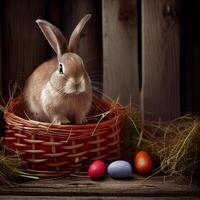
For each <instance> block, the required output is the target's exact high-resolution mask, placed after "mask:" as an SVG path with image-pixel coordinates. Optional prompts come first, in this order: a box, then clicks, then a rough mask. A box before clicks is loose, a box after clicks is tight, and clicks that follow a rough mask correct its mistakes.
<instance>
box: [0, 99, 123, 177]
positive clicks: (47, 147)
mask: <svg viewBox="0 0 200 200" xmlns="http://www.w3.org/2000/svg"><path fill="white" fill-rule="evenodd" d="M92 107H93V109H92V112H91V115H92V116H94V115H99V114H102V113H103V114H102V115H100V116H103V115H105V117H104V118H103V119H102V120H98V121H96V122H95V123H94V121H93V122H92V121H91V122H89V123H88V124H84V125H53V124H49V123H43V122H37V121H33V120H28V119H26V118H25V116H24V102H23V98H22V97H18V98H16V99H14V100H13V101H12V102H11V103H10V104H9V106H8V108H7V109H6V112H5V114H4V119H5V122H6V125H5V128H6V130H5V136H4V138H3V141H4V144H5V147H6V149H9V150H13V151H15V152H17V154H18V155H19V156H20V158H21V159H22V160H24V161H25V163H26V165H27V167H28V169H29V170H30V171H32V172H34V173H36V174H38V175H42V176H45V175H48V176H57V175H60V174H66V173H73V172H77V171H80V170H84V169H86V167H87V166H88V164H89V163H90V162H91V161H93V160H97V159H103V160H105V161H112V160H116V159H119V158H120V157H121V152H122V146H123V131H122V122H123V118H124V114H123V108H122V107H121V106H120V105H119V104H116V103H115V104H114V103H111V102H109V101H107V100H104V99H101V98H98V97H94V98H93V106H92ZM107 111H109V112H107ZM106 112H107V115H106V114H105V113H106ZM91 119H92V117H91Z"/></svg>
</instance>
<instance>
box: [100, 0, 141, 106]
mask: <svg viewBox="0 0 200 200" xmlns="http://www.w3.org/2000/svg"><path fill="white" fill-rule="evenodd" d="M102 3H103V4H102V20H103V65H104V68H103V71H104V73H103V77H104V78H103V85H104V86H103V88H104V92H105V93H106V94H107V95H109V96H110V97H112V98H113V99H116V98H117V97H120V102H121V103H123V104H127V103H129V101H130V97H132V100H133V102H135V103H137V104H139V72H138V51H137V45H138V44H137V42H138V41H137V17H136V10H137V8H136V0H125V1H124V0H103V1H102Z"/></svg>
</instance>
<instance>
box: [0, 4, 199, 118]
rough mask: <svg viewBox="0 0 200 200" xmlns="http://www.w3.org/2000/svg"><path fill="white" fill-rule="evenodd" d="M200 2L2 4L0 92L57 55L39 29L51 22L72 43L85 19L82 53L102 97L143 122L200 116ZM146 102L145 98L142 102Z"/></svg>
mask: <svg viewBox="0 0 200 200" xmlns="http://www.w3.org/2000/svg"><path fill="white" fill-rule="evenodd" d="M199 9H200V1H198V0H190V1H187V0H48V1H46V0H29V1H27V0H2V1H0V80H1V81H0V89H1V91H2V93H3V96H4V98H5V99H6V98H8V96H9V85H10V83H11V81H12V82H17V83H18V84H19V85H20V87H21V88H23V85H24V81H25V80H26V78H27V77H28V76H29V75H30V73H31V72H32V71H33V70H34V69H35V68H36V66H37V65H39V64H40V63H41V62H43V61H45V60H46V59H49V58H50V57H52V56H53V55H54V53H53V50H52V49H51V48H50V46H49V45H48V43H47V41H46V40H45V38H44V36H43V34H42V33H41V31H40V30H39V28H38V26H37V25H36V23H35V20H36V19H38V18H42V19H46V20H49V21H50V22H51V23H53V24H55V25H56V26H58V27H59V28H60V29H61V30H62V31H63V33H64V34H65V35H66V37H67V38H69V35H70V34H71V32H72V31H73V29H74V27H75V25H76V24H77V23H78V21H79V20H80V19H81V18H82V17H83V16H84V15H85V14H87V13H91V14H92V19H91V20H90V21H89V23H88V24H87V26H86V27H85V29H84V31H83V33H82V34H81V42H80V45H79V49H78V53H79V55H81V56H82V58H83V59H84V62H85V65H86V67H87V70H88V73H89V74H90V76H91V78H92V80H93V81H94V82H93V83H94V86H95V87H97V88H98V91H101V90H103V91H104V93H105V94H106V95H108V96H110V97H112V98H114V99H116V98H117V97H118V96H119V97H120V101H121V102H122V103H123V104H127V103H128V102H129V101H130V97H131V98H132V101H133V102H135V103H136V104H138V105H143V106H144V109H145V110H146V111H147V113H146V115H145V118H146V119H153V120H158V118H161V119H162V120H169V119H173V118H174V117H177V116H180V115H181V114H185V113H188V112H192V113H194V114H199V112H200V84H199V80H200V78H199V76H200V67H199V64H200V62H199V60H200V56H199V54H200V28H199V21H200V12H199ZM141 96H142V98H141Z"/></svg>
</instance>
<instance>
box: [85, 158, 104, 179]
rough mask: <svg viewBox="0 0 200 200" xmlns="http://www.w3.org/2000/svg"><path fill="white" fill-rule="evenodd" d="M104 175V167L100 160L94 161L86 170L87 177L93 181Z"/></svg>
mask: <svg viewBox="0 0 200 200" xmlns="http://www.w3.org/2000/svg"><path fill="white" fill-rule="evenodd" d="M105 173H106V165H105V163H104V162H103V161H102V160H96V161H94V162H93V163H92V164H91V165H90V166H89V169H88V175H89V176H90V177H91V178H92V179H93V180H99V179H101V178H102V177H103V176H104V175H105Z"/></svg>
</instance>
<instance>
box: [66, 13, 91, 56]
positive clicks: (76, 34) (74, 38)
mask: <svg viewBox="0 0 200 200" xmlns="http://www.w3.org/2000/svg"><path fill="white" fill-rule="evenodd" d="M91 16H92V15H91V14H88V15H86V16H85V17H83V18H82V19H81V21H80V22H79V23H78V25H77V26H76V28H75V29H74V31H73V32H72V34H71V37H70V39H69V44H68V51H72V52H73V51H75V50H76V49H77V46H78V42H79V39H80V33H81V31H82V29H83V28H84V26H85V24H86V23H87V21H88V20H89V19H90V17H91Z"/></svg>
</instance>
